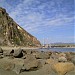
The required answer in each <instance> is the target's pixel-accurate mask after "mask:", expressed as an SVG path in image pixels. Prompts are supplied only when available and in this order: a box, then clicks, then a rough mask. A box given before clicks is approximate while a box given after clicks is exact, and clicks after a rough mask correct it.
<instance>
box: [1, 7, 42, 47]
mask: <svg viewBox="0 0 75 75" xmlns="http://www.w3.org/2000/svg"><path fill="white" fill-rule="evenodd" d="M0 45H2V46H27V47H29V46H31V47H34V46H37V47H38V46H40V45H41V44H40V42H39V41H38V40H37V38H36V37H34V36H32V35H31V34H30V33H28V32H27V31H26V30H24V29H23V28H22V27H20V26H19V25H18V24H17V23H16V22H15V21H14V20H13V19H12V18H11V17H10V16H9V14H8V13H7V12H6V10H5V9H4V8H2V7H0Z"/></svg>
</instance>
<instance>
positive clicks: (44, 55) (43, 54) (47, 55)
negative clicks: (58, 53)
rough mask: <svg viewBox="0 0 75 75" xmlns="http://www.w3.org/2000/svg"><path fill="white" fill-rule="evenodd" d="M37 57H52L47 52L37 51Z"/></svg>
mask: <svg viewBox="0 0 75 75" xmlns="http://www.w3.org/2000/svg"><path fill="white" fill-rule="evenodd" d="M35 57H36V58H37V59H48V58H50V56H49V54H48V53H46V52H37V53H35Z"/></svg>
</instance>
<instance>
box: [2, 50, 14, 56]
mask: <svg viewBox="0 0 75 75" xmlns="http://www.w3.org/2000/svg"><path fill="white" fill-rule="evenodd" d="M13 53H14V50H13V49H10V50H5V51H4V52H3V55H4V56H13Z"/></svg>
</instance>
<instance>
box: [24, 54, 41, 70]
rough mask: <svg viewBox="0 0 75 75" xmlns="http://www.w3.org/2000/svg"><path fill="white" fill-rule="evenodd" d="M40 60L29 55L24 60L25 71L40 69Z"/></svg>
mask: <svg viewBox="0 0 75 75" xmlns="http://www.w3.org/2000/svg"><path fill="white" fill-rule="evenodd" d="M39 63H40V62H39V60H37V59H36V58H35V56H33V55H27V57H26V59H25V60H24V67H23V69H25V70H35V69H37V68H38V67H39Z"/></svg>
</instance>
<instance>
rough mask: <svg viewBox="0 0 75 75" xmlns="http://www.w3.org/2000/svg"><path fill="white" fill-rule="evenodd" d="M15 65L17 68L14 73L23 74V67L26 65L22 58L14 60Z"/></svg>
mask: <svg viewBox="0 0 75 75" xmlns="http://www.w3.org/2000/svg"><path fill="white" fill-rule="evenodd" d="M13 63H14V64H15V68H14V69H13V71H14V72H15V73H16V74H19V73H21V72H22V68H23V65H24V60H23V59H21V58H14V59H13Z"/></svg>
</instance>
